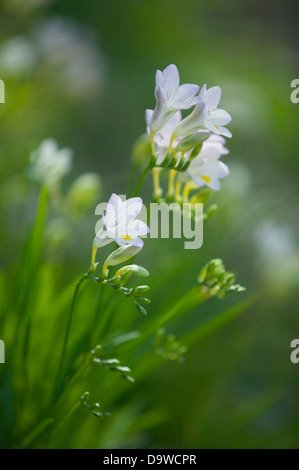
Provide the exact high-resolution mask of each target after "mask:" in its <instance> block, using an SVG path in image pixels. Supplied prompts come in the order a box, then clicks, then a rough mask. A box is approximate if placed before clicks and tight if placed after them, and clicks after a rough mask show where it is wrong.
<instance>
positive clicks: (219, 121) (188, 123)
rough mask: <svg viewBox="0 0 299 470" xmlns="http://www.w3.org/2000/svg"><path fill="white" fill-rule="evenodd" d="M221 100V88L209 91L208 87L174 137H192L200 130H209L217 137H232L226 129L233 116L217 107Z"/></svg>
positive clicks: (202, 92) (204, 89) (202, 90)
mask: <svg viewBox="0 0 299 470" xmlns="http://www.w3.org/2000/svg"><path fill="white" fill-rule="evenodd" d="M220 98H221V88H220V87H219V86H214V87H212V88H209V89H208V90H207V88H206V85H204V86H203V87H202V89H201V90H200V93H199V103H198V104H197V105H196V107H195V108H194V110H193V111H192V113H191V114H189V116H187V117H186V118H185V119H183V120H182V121H181V122H180V124H179V125H178V126H177V128H176V129H175V131H174V135H175V136H176V137H178V136H183V135H184V136H186V135H191V134H193V133H194V132H196V131H198V130H199V129H207V130H209V131H210V132H212V133H214V134H217V135H224V136H225V137H231V136H232V134H231V132H230V131H229V130H228V129H226V127H224V126H225V125H226V124H228V123H229V122H230V121H231V116H230V115H229V114H228V112H226V111H224V109H218V108H217V106H218V104H219V102H220Z"/></svg>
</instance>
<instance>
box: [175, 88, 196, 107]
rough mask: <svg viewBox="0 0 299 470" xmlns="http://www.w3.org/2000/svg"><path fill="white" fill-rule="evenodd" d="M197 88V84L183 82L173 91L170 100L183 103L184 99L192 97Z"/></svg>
mask: <svg viewBox="0 0 299 470" xmlns="http://www.w3.org/2000/svg"><path fill="white" fill-rule="evenodd" d="M198 90H199V86H198V85H193V84H190V83H185V84H184V85H181V86H179V87H178V88H177V89H176V90H175V92H174V93H173V96H172V100H173V101H175V102H179V103H180V102H182V103H184V102H185V101H186V100H188V99H190V98H192V97H193V96H194V95H196V93H197V92H198Z"/></svg>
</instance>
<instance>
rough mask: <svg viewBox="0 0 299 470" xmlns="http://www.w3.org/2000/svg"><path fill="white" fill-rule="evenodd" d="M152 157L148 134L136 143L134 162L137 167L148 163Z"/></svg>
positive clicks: (134, 146) (139, 138)
mask: <svg viewBox="0 0 299 470" xmlns="http://www.w3.org/2000/svg"><path fill="white" fill-rule="evenodd" d="M151 156H152V153H151V142H150V138H149V135H148V134H147V133H145V134H142V135H141V136H140V137H138V139H137V140H136V141H135V143H134V145H133V148H132V160H133V162H134V163H135V164H136V165H142V164H143V163H148V162H149V160H150V158H151Z"/></svg>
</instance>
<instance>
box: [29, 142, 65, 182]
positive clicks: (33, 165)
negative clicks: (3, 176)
mask: <svg viewBox="0 0 299 470" xmlns="http://www.w3.org/2000/svg"><path fill="white" fill-rule="evenodd" d="M72 159H73V150H72V149H70V148H62V149H60V148H59V147H58V144H57V142H56V140H54V139H45V140H43V141H42V142H41V144H40V145H39V147H38V148H37V149H36V150H34V151H33V152H32V153H31V155H30V163H29V165H28V166H27V168H26V173H27V175H28V176H29V177H30V178H31V179H33V180H34V181H37V182H39V183H40V184H46V185H52V184H54V183H56V182H58V181H59V180H60V179H61V178H63V177H64V176H66V175H67V174H68V173H69V172H70V171H71V169H72Z"/></svg>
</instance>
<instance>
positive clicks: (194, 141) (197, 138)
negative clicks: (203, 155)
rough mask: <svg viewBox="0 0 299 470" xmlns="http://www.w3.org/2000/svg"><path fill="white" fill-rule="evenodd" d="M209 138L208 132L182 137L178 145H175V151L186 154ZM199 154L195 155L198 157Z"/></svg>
mask: <svg viewBox="0 0 299 470" xmlns="http://www.w3.org/2000/svg"><path fill="white" fill-rule="evenodd" d="M209 137H210V134H209V132H196V133H195V134H192V135H189V136H187V137H184V139H182V140H181V141H180V142H179V143H178V145H177V147H176V148H177V151H178V152H188V151H189V150H191V149H194V148H196V147H198V146H201V145H202V143H203V142H204V141H205V140H207V139H208V138H209ZM198 153H199V152H197V154H196V155H198Z"/></svg>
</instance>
